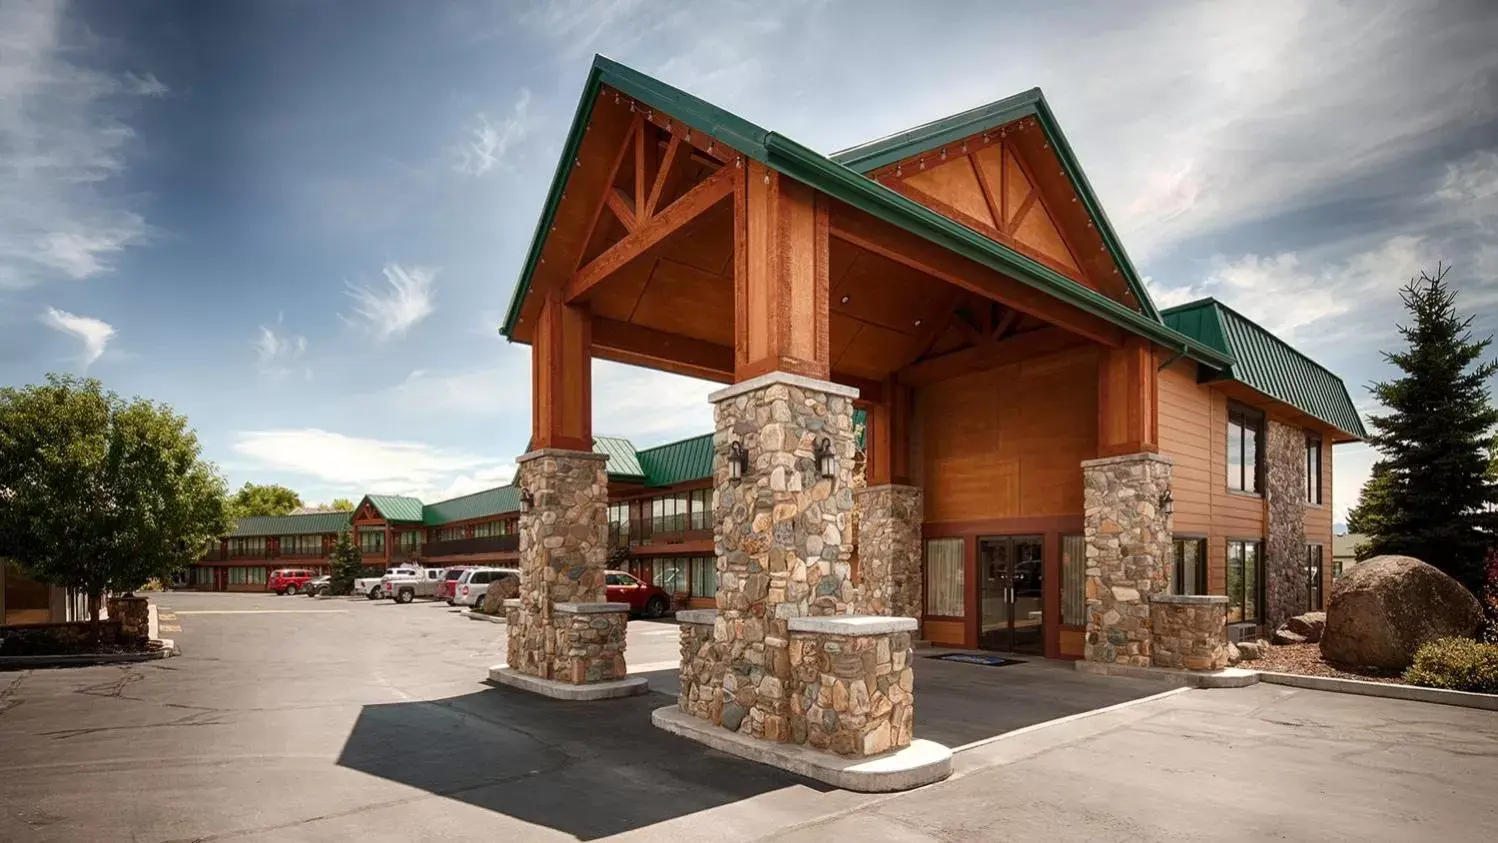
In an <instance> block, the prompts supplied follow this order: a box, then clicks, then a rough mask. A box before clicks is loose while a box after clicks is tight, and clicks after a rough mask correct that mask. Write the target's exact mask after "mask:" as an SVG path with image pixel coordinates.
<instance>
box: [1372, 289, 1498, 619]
mask: <svg viewBox="0 0 1498 843" xmlns="http://www.w3.org/2000/svg"><path fill="white" fill-rule="evenodd" d="M1447 271H1448V268H1447V267H1445V266H1438V267H1437V269H1436V273H1435V275H1434V276H1431V275H1429V274H1428V273H1424V272H1422V273H1421V274H1420V277H1419V278H1417V279H1414V280H1412V281H1410V283H1409V284H1407V285H1405V286H1404V287H1403V288H1402V289H1401V290H1400V298H1401V299H1403V301H1404V306H1405V308H1406V309H1407V310H1408V311H1409V313H1410V316H1411V317H1413V321H1412V322H1411V323H1410V324H1408V325H1400V326H1399V332H1400V334H1401V335H1403V337H1404V339H1405V342H1406V343H1407V347H1406V348H1405V349H1404V350H1402V351H1398V352H1393V353H1388V352H1386V353H1385V354H1384V358H1385V359H1387V360H1388V361H1389V362H1390V363H1393V364H1394V365H1395V366H1396V367H1397V368H1398V369H1399V371H1400V372H1401V374H1400V376H1399V377H1397V378H1395V379H1393V380H1389V381H1382V382H1379V383H1375V384H1373V386H1372V389H1373V393H1374V395H1375V396H1376V397H1377V398H1378V400H1379V401H1380V402H1381V403H1382V404H1383V405H1384V406H1385V407H1387V408H1388V410H1389V412H1388V413H1387V414H1384V415H1379V416H1374V417H1373V419H1372V422H1373V429H1374V433H1373V435H1372V436H1371V437H1370V440H1369V441H1370V442H1371V443H1372V444H1373V446H1374V447H1375V448H1377V449H1378V450H1379V451H1380V452H1381V453H1382V454H1383V457H1384V460H1385V461H1386V462H1387V463H1388V467H1387V469H1386V470H1387V473H1388V475H1389V479H1388V481H1387V482H1388V490H1387V495H1388V498H1387V501H1386V502H1385V503H1384V504H1382V505H1380V506H1378V507H1376V511H1374V512H1370V513H1368V515H1369V516H1371V520H1372V523H1371V524H1369V525H1368V526H1371V527H1372V528H1373V531H1372V532H1371V533H1370V541H1369V545H1370V546H1369V550H1370V551H1371V552H1372V553H1375V554H1379V553H1402V554H1407V555H1409V556H1414V557H1417V558H1419V559H1423V560H1424V561H1426V562H1429V563H1430V564H1432V565H1434V566H1436V567H1437V568H1440V569H1441V570H1443V571H1445V572H1446V573H1448V574H1450V575H1451V576H1452V577H1454V578H1455V579H1456V580H1457V581H1459V582H1461V583H1462V585H1465V586H1466V587H1467V588H1468V589H1470V590H1471V591H1472V592H1473V593H1474V594H1481V593H1482V582H1483V560H1484V557H1485V555H1486V553H1487V550H1488V548H1489V547H1491V546H1492V545H1493V544H1494V539H1495V534H1498V484H1494V483H1493V481H1492V479H1491V478H1490V476H1489V474H1488V471H1489V460H1490V456H1491V455H1490V454H1489V447H1490V445H1491V443H1492V437H1493V428H1494V425H1498V408H1495V407H1494V406H1493V404H1492V402H1491V400H1490V397H1489V395H1488V387H1487V381H1488V379H1489V378H1490V377H1492V376H1493V375H1494V373H1498V362H1495V361H1491V360H1489V361H1486V362H1484V361H1482V360H1481V358H1482V356H1483V352H1485V351H1486V350H1487V348H1488V346H1489V345H1491V344H1492V341H1493V340H1492V337H1489V338H1487V339H1484V340H1474V339H1473V338H1472V333H1471V330H1470V328H1471V325H1472V318H1473V317H1471V316H1467V317H1462V316H1461V315H1459V314H1458V313H1457V309H1456V293H1455V292H1454V291H1453V290H1451V288H1450V287H1448V286H1447V284H1446V281H1445V278H1446V273H1447Z"/></svg>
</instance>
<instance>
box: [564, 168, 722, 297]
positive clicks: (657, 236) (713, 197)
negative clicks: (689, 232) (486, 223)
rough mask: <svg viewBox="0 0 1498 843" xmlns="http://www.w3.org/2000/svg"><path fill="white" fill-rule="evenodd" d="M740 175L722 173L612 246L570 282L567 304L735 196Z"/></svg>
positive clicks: (688, 192) (698, 186) (583, 295)
mask: <svg viewBox="0 0 1498 843" xmlns="http://www.w3.org/2000/svg"><path fill="white" fill-rule="evenodd" d="M734 172H736V171H729V170H727V169H724V170H720V171H718V172H716V173H713V174H712V175H711V176H708V177H707V178H706V179H704V180H703V181H702V182H701V183H700V184H698V185H697V186H696V187H693V188H692V189H691V190H689V191H687V194H686V195H685V196H683V197H681V198H680V199H678V200H676V201H675V202H672V203H671V207H669V208H667V209H666V210H664V211H662V212H661V213H660V214H658V215H656V216H655V218H653V219H651V220H650V221H649V222H648V223H647V224H645V225H641V226H640V227H639V228H636V229H635V230H634V231H632V232H630V233H629V234H628V235H627V236H625V238H624V239H623V240H620V241H619V242H618V243H615V244H614V245H613V246H610V247H609V249H608V251H606V252H604V253H603V254H601V255H599V256H598V257H596V258H594V259H593V260H592V262H590V263H589V264H588V265H587V266H584V267H583V268H581V269H579V270H578V271H577V273H576V274H575V275H573V276H572V279H571V280H570V281H568V282H567V291H566V296H565V297H566V300H567V301H569V302H575V301H579V300H581V299H583V298H585V297H586V296H587V295H588V293H589V292H590V291H592V289H593V288H594V287H596V286H598V284H599V282H601V281H603V279H605V278H607V277H609V276H610V275H611V274H613V272H614V271H615V270H617V269H618V268H619V267H621V266H623V265H625V264H626V263H629V262H630V261H632V260H634V259H635V258H637V257H639V256H640V255H643V254H645V253H646V252H648V251H649V250H651V249H653V248H655V247H656V246H658V245H660V243H661V241H663V240H665V239H666V238H667V237H669V236H670V235H671V234H673V233H674V232H676V231H677V230H678V229H680V228H681V227H682V226H684V225H686V224H687V223H689V222H691V221H692V220H694V219H696V218H697V217H699V216H701V215H702V214H703V212H705V211H707V209H708V208H711V207H712V206H713V205H715V204H717V203H718V202H719V201H720V200H722V199H725V198H727V197H728V196H729V195H730V194H731V193H733V175H734Z"/></svg>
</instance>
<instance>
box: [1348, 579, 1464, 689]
mask: <svg viewBox="0 0 1498 843" xmlns="http://www.w3.org/2000/svg"><path fill="white" fill-rule="evenodd" d="M1481 626H1482V606H1481V605H1480V604H1479V603H1478V602H1477V598H1476V597H1473V596H1472V593H1471V592H1469V591H1467V590H1466V589H1465V588H1463V587H1462V586H1461V584H1460V583H1458V582H1457V581H1456V580H1454V579H1452V578H1451V577H1448V576H1446V575H1445V574H1443V573H1441V571H1439V570H1438V569H1436V568H1435V567H1433V566H1431V565H1427V564H1425V563H1424V562H1421V561H1420V560H1419V559H1415V558H1414V557H1411V556H1375V557H1373V558H1372V559H1367V560H1364V561H1362V562H1359V563H1358V564H1357V565H1355V566H1353V567H1352V568H1350V569H1348V570H1346V571H1344V572H1343V573H1342V576H1340V577H1338V578H1337V581H1336V584H1335V585H1333V586H1332V596H1331V606H1330V608H1329V609H1328V610H1327V613H1326V630H1325V632H1323V633H1322V637H1321V655H1322V656H1324V657H1325V658H1326V660H1327V661H1331V662H1338V663H1341V664H1347V665H1357V666H1366V667H1378V668H1386V669H1390V670H1399V669H1403V668H1405V667H1408V666H1409V664H1410V661H1411V660H1412V659H1413V658H1414V656H1415V650H1417V649H1419V647H1420V645H1421V644H1424V643H1425V642H1427V641H1434V640H1435V639H1437V638H1448V637H1457V638H1470V637H1471V636H1472V635H1474V634H1475V633H1476V632H1477V631H1478V629H1480V628H1481Z"/></svg>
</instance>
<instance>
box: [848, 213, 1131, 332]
mask: <svg viewBox="0 0 1498 843" xmlns="http://www.w3.org/2000/svg"><path fill="white" fill-rule="evenodd" d="M831 232H832V236H833V237H836V238H838V239H839V240H842V241H844V242H846V243H850V244H852V245H854V246H857V247H859V248H861V249H867V250H868V251H871V252H874V253H876V254H879V255H882V256H884V257H886V258H889V259H890V260H892V261H895V262H896V263H900V264H903V265H905V266H908V267H910V268H911V269H915V270H918V271H920V272H924V273H926V274H927V275H930V276H932V277H933V278H937V279H940V280H942V281H945V282H947V283H948V284H953V285H955V286H957V287H961V288H962V289H964V290H967V291H969V292H972V293H976V294H977V295H979V296H982V297H984V298H986V299H992V300H993V301H996V302H998V303H1000V304H1002V305H1004V306H1005V307H1008V308H1012V309H1014V310H1019V311H1022V312H1024V313H1028V314H1030V315H1031V316H1034V317H1036V318H1038V319H1043V320H1045V321H1047V322H1050V323H1051V324H1053V325H1057V326H1059V327H1062V328H1065V329H1066V330H1068V331H1070V332H1072V333H1074V334H1077V335H1079V336H1083V337H1086V338H1087V339H1090V340H1092V341H1093V342H1097V343H1101V344H1103V345H1106V346H1109V347H1117V346H1119V345H1121V344H1122V343H1123V331H1122V329H1120V328H1118V327H1117V326H1115V325H1112V324H1109V323H1108V322H1107V321H1105V320H1103V319H1101V318H1099V317H1097V316H1093V315H1092V314H1090V313H1086V312H1084V311H1081V310H1078V309H1077V308H1074V307H1072V306H1071V305H1068V304H1065V303H1064V302H1061V301H1059V300H1057V299H1055V298H1053V297H1052V296H1050V295H1049V294H1047V293H1045V292H1043V291H1041V290H1039V289H1036V288H1034V287H1030V286H1027V285H1025V284H1022V283H1020V282H1018V281H1015V280H1014V279H1012V278H1007V277H1005V276H1004V275H1002V274H1001V273H998V272H995V271H994V270H992V269H989V268H988V267H986V266H982V265H980V264H977V263H974V262H973V261H970V260H968V259H966V258H964V257H961V256H960V255H957V254H954V253H952V252H949V251H947V250H946V249H943V248H942V247H940V246H938V245H936V244H935V243H932V242H931V241H929V240H926V239H925V238H922V237H918V236H916V235H914V234H911V233H910V232H907V231H905V230H903V229H901V228H898V227H896V226H893V225H890V224H889V223H886V222H882V221H880V220H878V219H875V218H874V217H872V216H870V215H868V214H866V213H864V212H862V211H859V210H856V209H854V208H851V207H849V206H847V205H843V204H841V203H836V204H834V206H833V211H832V219H831Z"/></svg>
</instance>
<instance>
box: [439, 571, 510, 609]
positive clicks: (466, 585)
mask: <svg viewBox="0 0 1498 843" xmlns="http://www.w3.org/2000/svg"><path fill="white" fill-rule="evenodd" d="M505 577H514V578H515V579H516V580H517V581H518V580H519V579H520V571H519V570H518V569H515V568H473V569H471V570H468V571H464V572H463V574H462V576H460V577H458V583H457V595H456V597H454V600H456V602H457V603H458V604H459V605H462V606H482V605H483V603H484V595H485V594H487V593H489V585H490V584H491V583H496V582H499V581H500V580H502V579H504V578H505Z"/></svg>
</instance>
